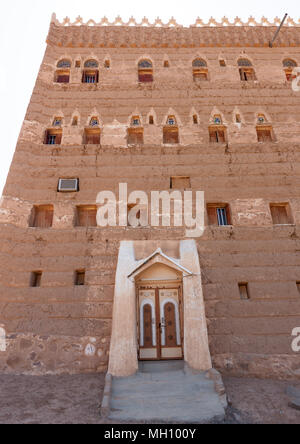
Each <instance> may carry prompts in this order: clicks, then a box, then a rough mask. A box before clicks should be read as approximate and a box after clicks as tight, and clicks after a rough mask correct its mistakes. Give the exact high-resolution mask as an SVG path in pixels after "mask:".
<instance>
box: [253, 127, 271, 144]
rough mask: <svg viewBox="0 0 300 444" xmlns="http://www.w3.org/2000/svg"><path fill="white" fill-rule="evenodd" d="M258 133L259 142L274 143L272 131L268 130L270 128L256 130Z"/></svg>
mask: <svg viewBox="0 0 300 444" xmlns="http://www.w3.org/2000/svg"><path fill="white" fill-rule="evenodd" d="M256 132H257V140H258V142H272V141H273V137H272V129H271V128H268V127H265V128H263V127H260V128H259V127H257V128H256Z"/></svg>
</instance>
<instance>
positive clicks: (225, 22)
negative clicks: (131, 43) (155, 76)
mask: <svg viewBox="0 0 300 444" xmlns="http://www.w3.org/2000/svg"><path fill="white" fill-rule="evenodd" d="M51 22H52V23H54V24H55V25H57V26H146V27H147V26H148V27H151V28H152V27H158V28H160V27H162V28H170V27H175V28H183V25H181V24H179V23H177V21H176V20H175V18H174V17H171V19H170V20H169V21H168V22H167V23H163V21H162V20H161V19H160V18H159V17H157V18H156V19H155V21H154V22H153V23H150V21H149V20H148V19H147V17H144V18H143V19H142V20H141V21H140V22H138V21H137V20H136V19H135V18H134V17H130V19H129V20H128V21H127V22H126V21H123V20H122V17H120V16H118V17H116V18H115V20H113V21H109V19H108V18H107V17H103V18H102V19H101V20H100V21H99V22H96V21H95V20H93V19H90V20H88V21H87V22H84V20H83V18H82V17H80V16H79V17H77V18H76V19H75V20H74V21H73V22H72V21H71V19H70V18H69V17H65V18H64V19H63V20H62V21H61V22H60V21H59V20H58V19H57V17H56V14H53V15H52V19H51ZM280 23H281V19H280V18H279V17H275V18H274V20H273V21H272V20H268V19H267V18H266V17H262V18H261V20H260V21H259V20H256V19H255V18H254V17H252V16H250V17H249V19H248V20H247V21H245V22H243V20H241V19H240V18H239V17H235V19H233V20H232V21H230V20H229V19H228V18H227V17H223V18H222V19H221V20H220V21H219V22H218V21H217V20H215V19H214V18H213V17H211V18H210V19H209V20H208V21H207V22H206V23H205V22H204V21H203V20H202V19H200V17H197V19H196V21H195V23H194V24H191V25H190V27H203V26H213V27H214V26H215V27H222V26H279V25H280ZM284 26H286V27H288V26H299V27H300V19H298V21H295V20H294V19H293V18H292V17H288V18H287V20H286V22H285V25H284Z"/></svg>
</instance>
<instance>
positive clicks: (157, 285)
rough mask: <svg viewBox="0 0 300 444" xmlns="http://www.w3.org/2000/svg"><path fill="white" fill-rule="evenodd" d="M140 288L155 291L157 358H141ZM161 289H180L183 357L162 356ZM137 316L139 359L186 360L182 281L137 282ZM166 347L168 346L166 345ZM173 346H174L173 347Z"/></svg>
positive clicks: (180, 324)
mask: <svg viewBox="0 0 300 444" xmlns="http://www.w3.org/2000/svg"><path fill="white" fill-rule="evenodd" d="M140 290H154V291H155V317H156V326H155V328H156V349H157V358H148V359H146V358H143V359H141V358H140V349H141V346H140V331H141V329H140V303H139V297H140ZM159 290H178V302H179V304H178V310H179V327H180V341H181V345H180V346H181V349H182V357H181V358H163V357H161V348H162V345H161V329H160V327H159V325H160V320H161V317H160V300H159ZM136 316H137V322H136V324H137V348H138V350H137V352H138V360H139V361H175V360H176V361H182V360H184V305H183V286H182V281H180V282H178V281H174V282H172V283H171V282H166V281H152V282H149V283H144V282H143V283H137V284H136ZM164 348H168V347H166V346H164ZM171 348H172V347H171Z"/></svg>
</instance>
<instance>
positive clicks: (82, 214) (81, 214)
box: [76, 205, 97, 227]
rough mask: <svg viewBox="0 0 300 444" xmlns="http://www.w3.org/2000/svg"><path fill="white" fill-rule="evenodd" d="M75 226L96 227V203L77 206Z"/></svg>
mask: <svg viewBox="0 0 300 444" xmlns="http://www.w3.org/2000/svg"><path fill="white" fill-rule="evenodd" d="M76 226H77V227H97V207H96V205H83V206H79V207H77V221H76Z"/></svg>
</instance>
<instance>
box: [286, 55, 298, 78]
mask: <svg viewBox="0 0 300 444" xmlns="http://www.w3.org/2000/svg"><path fill="white" fill-rule="evenodd" d="M282 64H283V68H284V72H285V76H286V80H287V81H288V82H291V81H292V80H293V79H294V78H295V77H296V76H295V75H294V76H293V70H294V68H296V67H297V63H296V62H295V61H294V60H292V59H285V60H284V61H283V62H282Z"/></svg>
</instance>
